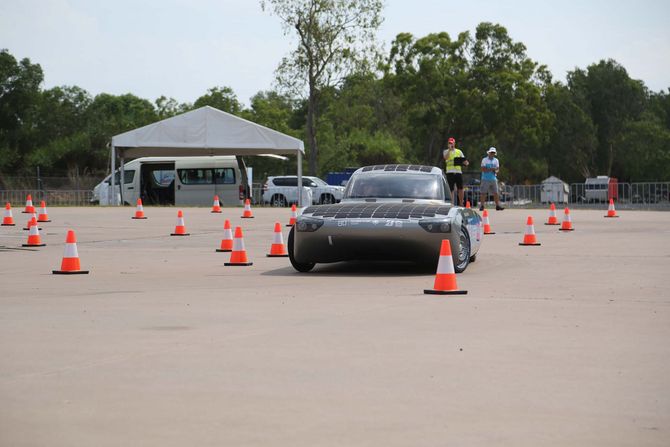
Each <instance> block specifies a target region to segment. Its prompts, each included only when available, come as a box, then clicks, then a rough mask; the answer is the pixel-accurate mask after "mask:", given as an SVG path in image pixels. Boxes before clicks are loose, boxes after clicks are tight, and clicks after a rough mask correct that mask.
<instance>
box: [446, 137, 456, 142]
mask: <svg viewBox="0 0 670 447" xmlns="http://www.w3.org/2000/svg"><path fill="white" fill-rule="evenodd" d="M455 142H456V140H454V138H453V137H449V139H448V140H447V143H455Z"/></svg>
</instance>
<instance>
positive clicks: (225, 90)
mask: <svg viewBox="0 0 670 447" xmlns="http://www.w3.org/2000/svg"><path fill="white" fill-rule="evenodd" d="M204 106H210V107H214V108H215V109H219V110H221V111H223V112H228V113H231V114H233V115H239V113H240V111H241V110H242V105H241V104H240V102H239V101H238V100H237V96H236V95H235V92H234V91H233V89H232V88H230V87H212V88H210V89H209V90H207V93H206V94H204V95H202V96H201V97H199V98H198V99H196V100H195V102H194V103H193V108H196V109H197V108H200V107H204Z"/></svg>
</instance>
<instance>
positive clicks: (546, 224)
mask: <svg viewBox="0 0 670 447" xmlns="http://www.w3.org/2000/svg"><path fill="white" fill-rule="evenodd" d="M545 225H560V224H559V223H545Z"/></svg>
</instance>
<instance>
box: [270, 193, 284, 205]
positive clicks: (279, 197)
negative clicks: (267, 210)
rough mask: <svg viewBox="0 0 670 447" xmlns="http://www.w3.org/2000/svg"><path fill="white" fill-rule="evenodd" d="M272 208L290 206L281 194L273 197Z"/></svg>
mask: <svg viewBox="0 0 670 447" xmlns="http://www.w3.org/2000/svg"><path fill="white" fill-rule="evenodd" d="M270 206H288V202H287V201H286V199H285V198H284V196H282V195H281V194H275V195H274V196H272V200H271V201H270Z"/></svg>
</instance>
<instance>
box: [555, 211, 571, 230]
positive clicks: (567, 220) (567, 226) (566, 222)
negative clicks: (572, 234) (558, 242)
mask: <svg viewBox="0 0 670 447" xmlns="http://www.w3.org/2000/svg"><path fill="white" fill-rule="evenodd" d="M559 230H561V231H574V228H572V218H571V217H570V210H569V209H568V207H567V206H566V207H565V211H564V213H563V222H562V223H561V228H559Z"/></svg>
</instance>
